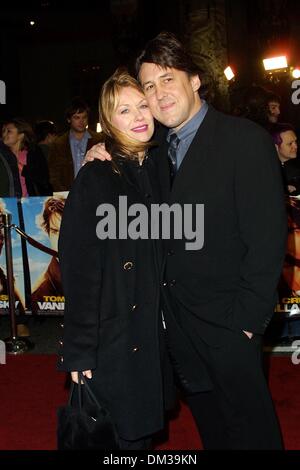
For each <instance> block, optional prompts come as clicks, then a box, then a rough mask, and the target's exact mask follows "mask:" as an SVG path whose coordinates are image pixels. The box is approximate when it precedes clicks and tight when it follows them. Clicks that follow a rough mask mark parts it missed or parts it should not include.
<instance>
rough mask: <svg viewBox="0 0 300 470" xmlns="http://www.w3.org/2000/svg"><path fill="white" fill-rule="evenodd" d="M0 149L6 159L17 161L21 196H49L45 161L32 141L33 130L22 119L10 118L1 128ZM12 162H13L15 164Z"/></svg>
mask: <svg viewBox="0 0 300 470" xmlns="http://www.w3.org/2000/svg"><path fill="white" fill-rule="evenodd" d="M2 140H3V144H4V145H2V147H1V151H2V152H4V153H5V154H6V155H7V159H9V160H11V161H13V160H15V162H16V163H17V166H18V170H19V180H20V185H21V195H20V194H15V196H16V197H19V196H22V197H26V196H50V195H52V188H51V185H50V182H49V172H48V165H47V161H46V159H45V157H44V154H43V152H42V151H41V149H40V148H39V147H38V146H37V145H35V143H34V133H33V130H32V128H31V126H30V124H28V123H27V122H26V121H24V120H23V119H17V118H15V119H11V120H10V121H8V122H6V123H5V124H4V126H3V128H2ZM15 162H14V164H15Z"/></svg>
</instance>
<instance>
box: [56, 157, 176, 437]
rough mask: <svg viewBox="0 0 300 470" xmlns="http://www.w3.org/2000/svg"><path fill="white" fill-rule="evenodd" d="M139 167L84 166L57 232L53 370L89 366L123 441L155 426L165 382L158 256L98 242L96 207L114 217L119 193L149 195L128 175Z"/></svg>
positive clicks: (132, 199) (150, 248)
mask: <svg viewBox="0 0 300 470" xmlns="http://www.w3.org/2000/svg"><path fill="white" fill-rule="evenodd" d="M146 164H147V162H146V163H145V164H143V167H141V168H140V169H139V170H137V169H136V168H134V165H136V163H134V162H128V161H124V159H123V160H119V161H118V162H117V166H118V169H119V172H116V171H115V170H114V168H113V166H112V164H111V162H100V161H95V162H92V163H88V164H86V165H85V166H84V167H83V168H82V169H81V170H80V172H79V174H78V176H77V178H76V180H75V182H74V184H73V186H72V189H71V191H70V193H69V196H68V199H67V201H66V205H65V209H64V214H63V219H62V224H61V229H60V237H59V260H60V266H61V273H62V281H63V289H64V295H65V319H64V328H63V346H62V351H61V359H60V365H59V368H60V370H64V371H82V370H87V369H92V371H93V378H92V379H91V381H90V383H91V387H92V388H93V390H94V392H95V393H96V395H97V396H98V398H99V400H100V401H102V402H103V403H104V404H106V406H107V408H108V409H109V411H110V412H111V414H112V416H113V418H114V420H115V422H116V425H117V429H118V432H119V434H120V436H121V437H122V438H124V439H128V440H135V439H139V438H141V437H142V436H146V435H149V434H152V433H154V432H156V431H158V430H159V429H161V428H162V427H163V415H164V401H165V396H164V392H166V389H167V388H168V387H167V386H165V385H164V383H163V382H165V383H171V369H170V368H169V366H168V362H167V359H166V356H167V355H166V354H165V351H164V341H163V335H164V332H163V329H162V322H161V313H160V309H159V302H160V300H159V295H160V292H159V291H160V283H159V271H160V267H159V263H160V260H159V257H158V256H157V254H156V249H155V245H154V243H153V242H152V240H151V239H147V240H142V239H138V240H131V239H129V238H128V239H121V240H119V239H115V240H111V239H107V240H100V239H99V238H98V237H97V236H96V225H97V223H98V222H99V220H100V217H98V216H96V210H97V207H98V206H99V204H102V203H108V204H111V205H112V206H113V207H115V208H116V211H117V216H118V210H117V208H118V197H119V196H121V195H123V196H127V198H128V199H127V202H128V206H130V205H131V204H134V203H147V199H149V198H150V196H151V197H154V194H152V195H149V194H147V195H146V197H145V194H143V191H142V190H141V189H140V187H139V186H138V185H137V181H136V178H135V176H136V175H137V174H138V171H144V167H145V165H146ZM149 164H150V163H149ZM148 171H150V173H151V168H150V170H149V169H148ZM154 181H155V179H154ZM150 199H151V198H150ZM168 378H170V381H169V380H168ZM166 393H167V392H166Z"/></svg>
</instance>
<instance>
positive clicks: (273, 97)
mask: <svg viewBox="0 0 300 470" xmlns="http://www.w3.org/2000/svg"><path fill="white" fill-rule="evenodd" d="M273 102H274V103H279V104H280V102H281V99H280V96H278V95H276V93H273V92H272V91H269V92H268V93H267V104H269V103H273Z"/></svg>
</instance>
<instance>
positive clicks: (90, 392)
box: [78, 372, 103, 410]
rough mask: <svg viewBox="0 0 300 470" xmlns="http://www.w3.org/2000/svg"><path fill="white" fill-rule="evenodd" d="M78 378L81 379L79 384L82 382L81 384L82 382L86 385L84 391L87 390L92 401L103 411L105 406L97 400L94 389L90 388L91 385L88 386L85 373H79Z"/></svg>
mask: <svg viewBox="0 0 300 470" xmlns="http://www.w3.org/2000/svg"><path fill="white" fill-rule="evenodd" d="M78 377H79V379H80V380H79V379H78V383H79V381H80V382H81V381H82V382H83V383H84V389H85V390H86V391H87V393H88V394H89V395H90V397H91V399H92V400H93V401H94V403H95V404H96V405H97V407H98V408H99V409H100V410H101V408H103V406H101V405H100V403H99V401H98V400H97V398H96V396H95V394H94V392H93V391H92V389H91V388H90V386H89V384H88V381H87V380H86V378H85V376H84V375H83V373H82V372H79V373H78ZM80 388H81V386H80Z"/></svg>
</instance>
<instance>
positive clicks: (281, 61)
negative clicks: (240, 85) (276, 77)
mask: <svg viewBox="0 0 300 470" xmlns="http://www.w3.org/2000/svg"><path fill="white" fill-rule="evenodd" d="M263 64H264V68H265V70H279V69H285V68H287V66H288V64H287V59H286V56H285V55H283V56H279V57H270V58H269V59H263Z"/></svg>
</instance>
